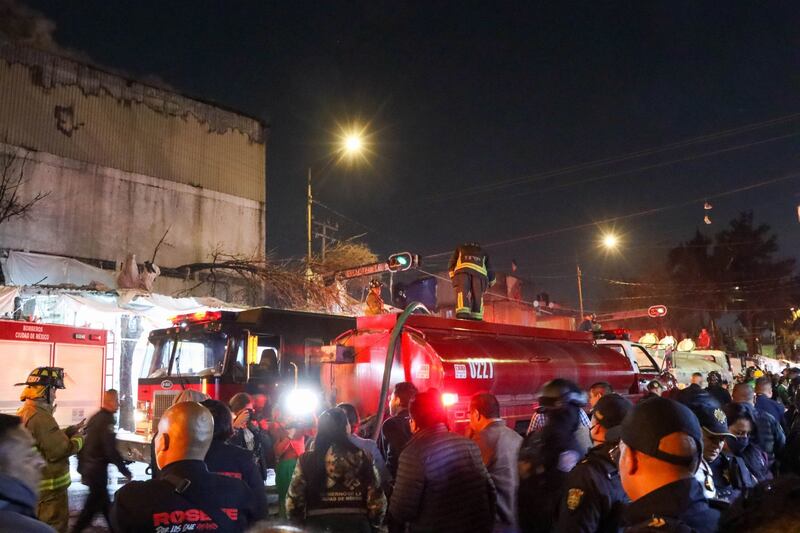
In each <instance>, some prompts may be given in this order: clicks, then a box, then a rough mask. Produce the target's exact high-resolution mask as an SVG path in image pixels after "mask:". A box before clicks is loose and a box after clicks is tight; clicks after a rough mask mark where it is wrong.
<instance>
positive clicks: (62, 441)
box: [17, 399, 83, 492]
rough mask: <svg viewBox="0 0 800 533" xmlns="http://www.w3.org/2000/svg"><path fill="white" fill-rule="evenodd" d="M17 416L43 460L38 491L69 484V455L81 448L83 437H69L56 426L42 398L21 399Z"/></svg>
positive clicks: (51, 409)
mask: <svg viewBox="0 0 800 533" xmlns="http://www.w3.org/2000/svg"><path fill="white" fill-rule="evenodd" d="M17 415H18V416H19V417H20V418H22V423H23V425H24V426H25V427H26V428H27V429H28V431H29V432H30V433H31V435H32V436H33V439H34V441H36V448H37V449H38V450H39V453H41V454H42V457H43V458H44V461H45V465H44V468H43V469H42V481H41V483H40V484H39V490H40V491H42V492H44V491H52V490H60V489H64V490H66V488H67V487H69V485H70V476H69V456H70V455H74V454H76V453H78V452H79V451H80V449H81V448H82V447H83V437H81V436H78V435H76V436H73V437H69V436H67V433H66V432H64V431H62V430H61V429H59V427H58V423H57V422H56V419H55V418H53V407H52V406H51V405H49V404H48V403H47V402H46V401H45V400H30V399H28V400H25V403H24V404H23V406H22V407H20V409H19V410H18V411H17Z"/></svg>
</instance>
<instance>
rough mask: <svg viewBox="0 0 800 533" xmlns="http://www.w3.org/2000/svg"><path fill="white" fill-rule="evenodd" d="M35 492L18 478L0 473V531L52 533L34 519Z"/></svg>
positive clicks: (45, 525)
mask: <svg viewBox="0 0 800 533" xmlns="http://www.w3.org/2000/svg"><path fill="white" fill-rule="evenodd" d="M35 508H36V494H34V492H33V491H32V490H31V489H29V488H28V487H26V486H25V485H24V484H23V483H22V482H21V481H19V480H18V479H14V478H13V477H10V476H7V475H5V474H0V532H1V533H12V532H13V533H17V532H22V531H25V532H26V533H52V532H54V531H55V529H53V528H52V527H50V526H48V525H47V524H45V523H44V522H39V521H38V520H37V519H36V512H35V511H34V509H35Z"/></svg>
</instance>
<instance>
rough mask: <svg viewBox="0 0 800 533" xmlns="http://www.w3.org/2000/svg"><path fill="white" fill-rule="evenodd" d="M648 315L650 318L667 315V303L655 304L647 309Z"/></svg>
mask: <svg viewBox="0 0 800 533" xmlns="http://www.w3.org/2000/svg"><path fill="white" fill-rule="evenodd" d="M647 316H649V317H650V318H661V317H665V316H667V306H666V305H653V306H650V307H649V308H648V309H647Z"/></svg>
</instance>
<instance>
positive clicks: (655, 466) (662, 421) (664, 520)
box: [619, 398, 719, 533]
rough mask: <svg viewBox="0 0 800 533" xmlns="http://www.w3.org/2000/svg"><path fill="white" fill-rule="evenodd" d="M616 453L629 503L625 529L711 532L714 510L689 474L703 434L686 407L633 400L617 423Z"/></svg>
mask: <svg viewBox="0 0 800 533" xmlns="http://www.w3.org/2000/svg"><path fill="white" fill-rule="evenodd" d="M619 451H620V459H619V472H620V478H621V480H622V487H623V488H624V489H625V493H626V494H627V495H628V497H629V498H630V499H631V502H632V503H631V504H630V505H629V506H628V507H627V509H625V512H624V521H625V523H626V524H627V527H626V528H625V530H624V531H625V533H641V532H681V533H683V532H686V533H689V532H696V533H713V532H716V531H717V523H718V522H719V511H717V510H715V509H712V508H710V507H709V505H708V502H707V501H706V498H705V495H704V494H703V488H702V487H701V486H700V484H699V483H698V482H697V480H696V479H695V478H694V475H695V472H696V471H697V466H698V465H699V464H700V459H701V457H702V452H703V434H702V430H701V429H700V424H699V423H698V422H697V418H696V417H695V416H694V414H692V412H691V411H690V410H689V408H687V407H686V406H684V405H681V404H680V403H678V402H675V401H672V400H669V399H667V398H651V399H649V400H647V401H646V402H640V403H638V404H636V406H635V407H634V408H633V409H632V410H631V411H630V413H628V415H627V416H626V417H625V420H623V422H622V425H621V426H620V445H619Z"/></svg>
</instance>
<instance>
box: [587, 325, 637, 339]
mask: <svg viewBox="0 0 800 533" xmlns="http://www.w3.org/2000/svg"><path fill="white" fill-rule="evenodd" d="M594 338H595V339H603V340H607V341H629V340H631V334H630V331H628V330H627V329H625V328H616V329H604V330H602V331H595V332H594Z"/></svg>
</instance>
